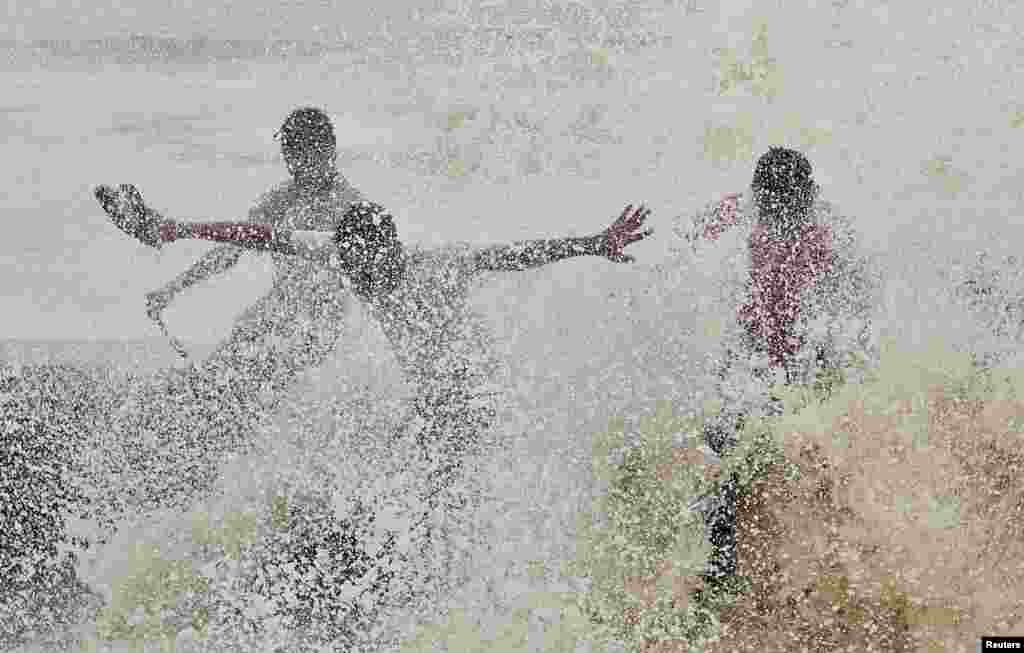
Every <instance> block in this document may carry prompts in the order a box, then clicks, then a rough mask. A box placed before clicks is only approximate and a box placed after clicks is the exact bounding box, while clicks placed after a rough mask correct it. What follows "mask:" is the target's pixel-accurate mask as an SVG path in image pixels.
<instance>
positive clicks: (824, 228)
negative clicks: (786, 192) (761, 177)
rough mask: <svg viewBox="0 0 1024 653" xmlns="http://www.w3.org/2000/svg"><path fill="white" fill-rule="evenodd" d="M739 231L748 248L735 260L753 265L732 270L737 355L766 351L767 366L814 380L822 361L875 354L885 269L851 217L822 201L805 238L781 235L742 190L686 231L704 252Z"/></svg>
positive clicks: (841, 363)
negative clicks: (874, 328) (874, 320)
mask: <svg viewBox="0 0 1024 653" xmlns="http://www.w3.org/2000/svg"><path fill="white" fill-rule="evenodd" d="M736 229H743V230H745V231H746V237H745V238H743V239H741V241H740V242H741V243H742V247H743V248H744V250H745V251H744V252H742V256H740V254H741V253H740V252H736V254H737V256H736V257H735V258H734V259H733V260H741V261H745V263H746V265H743V266H737V267H735V268H733V267H729V269H728V270H727V277H728V278H727V280H726V286H727V288H728V290H729V292H730V294H731V301H732V302H733V304H734V305H735V307H736V318H737V319H736V322H735V325H734V327H735V328H734V329H733V331H732V332H731V333H730V336H731V338H732V340H733V342H730V343H728V344H727V347H728V348H729V349H730V351H731V352H732V354H734V355H735V354H736V353H738V352H737V350H740V351H743V352H746V353H747V354H752V355H754V356H755V357H760V358H762V359H763V361H762V362H761V364H760V367H761V371H767V370H771V369H780V370H786V371H787V372H788V374H789V377H790V380H791V381H794V382H801V381H803V382H806V381H808V380H810V379H812V378H813V376H814V374H815V372H816V369H817V368H818V367H819V366H820V365H821V364H822V363H824V364H826V365H832V366H843V367H845V365H844V362H846V359H848V358H849V356H850V355H857V356H859V357H862V358H863V359H864V360H867V361H873V360H875V358H876V355H877V351H876V347H875V345H874V343H873V338H872V337H871V333H870V324H871V317H872V314H873V312H874V310H875V309H876V308H877V306H878V305H879V304H880V295H879V291H880V289H881V283H880V275H878V273H877V272H876V270H875V269H874V266H873V263H872V261H871V259H870V257H868V256H867V255H865V253H864V252H863V251H862V248H861V245H860V242H859V238H858V237H857V234H856V232H855V231H854V229H853V227H852V224H851V223H850V222H849V220H848V219H846V218H845V217H843V216H841V215H840V214H839V213H838V212H837V211H836V210H835V209H834V207H833V206H832V205H831V204H829V203H827V202H823V201H816V202H815V203H814V205H813V208H812V216H811V220H810V221H809V222H808V224H806V225H804V226H802V227H801V228H799V230H798V236H797V238H795V239H788V238H787V239H780V238H777V237H772V236H771V234H770V233H769V232H768V230H767V228H766V227H765V226H764V225H762V224H760V223H759V222H758V220H757V207H756V205H755V204H754V201H753V198H752V197H751V196H750V193H734V194H730V195H726V196H724V197H723V198H722V199H721V200H719V201H718V202H715V203H713V204H710V205H708V206H707V207H705V209H704V210H702V211H701V212H700V213H698V214H697V215H696V216H695V217H694V218H693V220H692V225H691V226H690V227H689V228H687V229H685V230H684V233H683V234H682V235H683V237H684V238H685V240H687V241H689V242H690V244H691V246H692V247H693V249H694V250H696V249H697V248H698V247H700V246H701V244H702V243H705V244H707V243H712V242H714V241H718V240H719V239H720V238H721V236H722V235H723V234H725V233H726V232H729V231H733V230H736ZM734 242H735V241H734ZM756 367H757V365H755V368H756ZM765 368H767V370H766V369H765Z"/></svg>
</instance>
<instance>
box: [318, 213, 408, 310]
mask: <svg viewBox="0 0 1024 653" xmlns="http://www.w3.org/2000/svg"><path fill="white" fill-rule="evenodd" d="M334 241H335V243H336V244H337V245H338V251H339V255H340V257H341V261H342V264H343V266H344V269H345V272H346V274H347V275H348V277H349V279H350V280H351V281H352V284H353V286H354V288H353V289H354V290H355V292H356V293H357V294H359V295H361V296H362V297H364V298H372V297H375V296H378V295H380V294H382V293H387V292H390V291H391V290H393V289H394V288H395V286H397V285H398V282H399V280H400V279H401V276H402V274H403V273H404V271H405V251H404V249H403V247H402V243H401V241H399V240H398V230H397V229H396V228H395V222H394V219H393V218H392V217H391V215H390V214H388V213H387V212H385V211H384V209H383V208H381V207H380V206H379V205H377V204H374V203H372V202H357V203H356V204H353V205H352V207H351V208H350V209H349V210H348V211H346V213H345V215H344V217H343V218H342V220H341V223H340V224H339V225H338V228H337V230H336V232H335V236H334Z"/></svg>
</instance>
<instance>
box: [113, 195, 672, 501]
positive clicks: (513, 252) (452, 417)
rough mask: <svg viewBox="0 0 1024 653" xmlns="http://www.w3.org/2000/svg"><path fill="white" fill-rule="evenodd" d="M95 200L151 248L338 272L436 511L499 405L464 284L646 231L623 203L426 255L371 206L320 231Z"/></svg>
mask: <svg viewBox="0 0 1024 653" xmlns="http://www.w3.org/2000/svg"><path fill="white" fill-rule="evenodd" d="M96 196H97V198H98V199H99V201H100V203H101V204H102V205H103V206H104V208H105V210H106V211H107V213H108V214H109V215H110V216H111V217H112V219H113V220H114V221H115V223H116V224H117V226H118V227H119V228H121V229H122V230H123V231H125V232H126V233H128V234H130V235H131V236H133V237H134V238H136V239H138V240H140V241H141V242H143V243H145V244H147V245H149V246H151V247H156V248H160V247H163V246H164V245H166V244H168V243H171V242H175V241H178V240H182V239H201V240H211V241H215V242H222V243H228V244H231V245H232V246H234V247H238V248H239V249H250V250H257V251H264V252H273V253H277V254H279V255H284V256H292V257H296V258H302V259H305V260H308V261H311V262H313V263H315V264H316V265H319V266H323V267H324V268H327V269H330V270H333V271H336V272H338V273H339V274H340V275H341V276H342V277H343V278H344V281H345V283H344V285H342V284H341V283H339V285H338V287H337V289H336V291H337V292H339V293H344V292H351V293H353V294H354V295H355V296H356V297H358V298H359V299H360V300H362V301H363V302H365V303H366V304H367V306H368V307H369V309H370V312H371V314H372V315H373V316H374V317H375V318H376V319H377V320H378V322H379V323H380V325H381V327H382V330H383V332H384V334H385V336H386V337H387V339H388V341H389V343H390V345H391V346H392V347H393V349H394V352H395V354H396V358H397V361H398V363H399V365H400V366H401V369H402V371H403V373H404V375H405V377H406V380H407V381H409V382H410V383H411V384H412V386H413V387H414V388H415V392H416V398H415V401H414V410H415V412H416V414H417V416H418V417H419V420H418V422H419V427H418V428H417V429H416V430H415V443H416V444H417V445H418V448H419V449H420V450H421V451H422V452H423V457H422V459H421V460H422V466H423V469H422V470H421V471H422V472H424V473H426V476H427V477H428V478H429V479H430V480H429V482H426V483H425V484H424V487H423V488H422V489H423V497H424V499H426V500H429V501H430V502H431V503H432V504H435V505H436V504H437V503H438V502H441V501H442V499H441V497H442V495H443V493H444V491H445V489H446V488H448V487H450V486H451V484H452V481H453V480H454V479H455V478H456V477H457V475H458V472H459V469H460V467H461V466H462V461H463V460H464V459H465V458H466V456H468V455H471V454H472V453H473V452H474V451H475V450H476V448H477V445H478V443H479V440H480V437H481V435H482V434H483V433H484V431H486V430H487V429H489V428H490V426H491V425H492V423H493V420H494V418H495V416H496V401H497V400H496V398H495V396H494V393H491V392H487V390H489V389H490V388H491V382H492V379H493V377H494V374H495V371H496V369H497V367H498V365H499V363H498V361H497V360H496V359H495V356H494V354H493V348H492V347H491V346H490V334H489V332H488V330H487V329H486V327H485V326H484V325H483V323H482V320H481V319H480V318H479V317H478V316H477V315H476V314H475V312H474V311H473V310H472V309H471V307H470V305H469V290H470V287H471V284H472V283H474V282H476V281H478V280H480V279H481V277H483V276H484V275H486V274H488V273H496V272H511V271H522V270H529V269H533V268H537V267H540V266H544V265H549V264H551V263H555V262H557V261H560V260H563V259H567V258H571V257H577V256H599V257H603V258H607V259H609V260H611V261H615V262H631V261H633V257H631V256H629V255H627V254H626V253H625V252H624V250H625V248H626V247H627V246H629V245H631V244H633V243H636V242H638V241H640V240H643V239H644V238H646V237H647V236H649V235H650V234H651V233H652V230H650V229H647V230H641V229H642V227H643V224H644V221H645V220H646V219H647V217H648V215H649V213H650V211H649V210H648V209H646V208H644V207H643V206H641V207H639V208H636V209H634V208H633V207H632V206H627V207H626V209H625V210H624V211H623V212H622V214H621V215H620V216H619V217H618V219H616V220H615V221H614V222H613V223H612V225H611V226H609V227H608V228H607V229H605V230H603V231H601V232H600V233H598V234H595V235H592V236H587V237H578V238H556V239H550V240H533V241H526V242H520V243H515V244H512V245H496V246H485V247H471V246H467V245H454V246H446V247H438V248H432V249H425V248H421V247H415V246H408V245H406V244H405V243H403V242H402V241H401V240H400V239H399V237H398V233H397V230H396V228H395V224H394V221H393V219H392V218H391V216H390V215H388V214H387V213H386V212H385V211H384V210H383V209H382V208H381V207H380V206H378V205H375V204H372V203H369V202H359V203H356V204H354V205H353V206H352V207H351V208H350V209H349V210H348V211H347V212H346V213H345V215H344V218H343V219H342V220H341V222H340V223H339V225H338V226H337V228H336V229H334V230H333V231H327V230H294V229H289V228H285V227H281V226H275V225H271V224H254V223H249V222H212V223H190V222H178V221H173V220H168V219H166V218H164V217H163V216H161V215H160V214H159V213H156V212H155V211H153V210H151V209H149V208H148V207H146V205H145V203H144V202H143V201H142V198H141V196H140V195H139V193H138V191H137V190H136V189H135V188H134V187H131V186H122V187H120V188H119V189H114V188H111V187H107V186H101V187H99V188H98V189H97V190H96ZM241 383H242V384H243V385H244V383H245V381H244V380H242V381H241Z"/></svg>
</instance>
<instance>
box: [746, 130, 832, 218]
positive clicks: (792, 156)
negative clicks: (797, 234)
mask: <svg viewBox="0 0 1024 653" xmlns="http://www.w3.org/2000/svg"><path fill="white" fill-rule="evenodd" d="M751 190H752V191H753V193H754V199H755V201H756V202H757V209H758V215H759V218H760V220H761V222H762V224H765V225H766V226H768V227H769V228H772V229H780V230H781V231H782V232H789V231H790V230H792V229H793V228H795V227H797V226H799V225H801V224H804V223H805V222H806V221H807V220H808V218H809V216H810V211H811V207H812V206H813V204H814V199H815V197H816V196H817V193H818V186H817V184H815V183H814V179H813V177H812V170H811V162H810V161H808V160H807V157H806V156H804V155H803V154H801V153H800V152H797V151H796V150H791V149H788V148H784V147H772V148H771V149H769V150H768V151H767V152H765V153H764V154H763V155H762V156H761V158H760V159H758V161H757V166H756V167H755V169H754V180H753V182H752V183H751Z"/></svg>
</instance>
